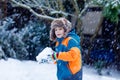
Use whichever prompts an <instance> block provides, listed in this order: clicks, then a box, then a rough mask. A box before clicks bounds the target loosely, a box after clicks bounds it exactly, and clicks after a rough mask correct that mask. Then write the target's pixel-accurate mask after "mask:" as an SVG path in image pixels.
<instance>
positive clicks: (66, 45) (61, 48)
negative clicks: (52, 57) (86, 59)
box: [55, 31, 82, 80]
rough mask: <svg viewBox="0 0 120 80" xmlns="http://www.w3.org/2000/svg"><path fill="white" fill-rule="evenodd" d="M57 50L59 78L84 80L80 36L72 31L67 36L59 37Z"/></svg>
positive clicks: (61, 79) (59, 79)
mask: <svg viewBox="0 0 120 80" xmlns="http://www.w3.org/2000/svg"><path fill="white" fill-rule="evenodd" d="M55 51H56V52H57V53H58V57H57V77H58V80H82V56H81V51H80V37H79V36H78V35H77V34H75V32H74V31H71V32H69V33H68V36H67V37H66V38H57V42H56V47H55Z"/></svg>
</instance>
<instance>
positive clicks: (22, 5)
mask: <svg viewBox="0 0 120 80" xmlns="http://www.w3.org/2000/svg"><path fill="white" fill-rule="evenodd" d="M11 1H12V2H13V3H15V4H17V5H18V6H20V7H23V8H26V9H28V10H29V11H30V12H32V13H33V14H34V15H36V16H37V17H39V18H43V19H49V20H53V19H55V18H53V17H50V16H44V15H41V14H38V13H37V12H35V11H34V10H33V9H32V8H31V7H29V6H27V5H25V4H22V3H18V2H16V1H15V0H11Z"/></svg>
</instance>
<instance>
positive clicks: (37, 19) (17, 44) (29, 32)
mask: <svg viewBox="0 0 120 80" xmlns="http://www.w3.org/2000/svg"><path fill="white" fill-rule="evenodd" d="M59 17H65V18H67V19H68V20H70V21H71V22H72V25H73V27H74V28H75V29H76V33H77V34H78V35H79V36H80V38H81V43H80V45H81V51H82V57H83V65H88V66H92V67H94V68H96V70H97V71H98V74H100V75H101V70H102V69H109V68H113V69H115V70H117V71H120V0H0V59H5V60H7V59H8V58H14V59H19V60H33V61H35V60H36V59H35V57H36V55H38V53H39V52H40V51H42V50H43V49H44V48H45V47H47V46H49V47H52V48H53V49H54V47H53V46H54V45H55V43H54V42H51V41H50V40H49V30H50V23H51V21H52V20H53V19H55V18H59ZM108 74H109V72H108Z"/></svg>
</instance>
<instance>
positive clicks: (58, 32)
mask: <svg viewBox="0 0 120 80" xmlns="http://www.w3.org/2000/svg"><path fill="white" fill-rule="evenodd" d="M55 35H56V37H57V38H62V37H63V36H64V35H65V30H64V28H63V27H56V28H55Z"/></svg>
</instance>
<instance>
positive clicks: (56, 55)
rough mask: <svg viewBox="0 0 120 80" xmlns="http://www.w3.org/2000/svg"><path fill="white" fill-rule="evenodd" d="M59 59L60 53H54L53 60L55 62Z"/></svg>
mask: <svg viewBox="0 0 120 80" xmlns="http://www.w3.org/2000/svg"><path fill="white" fill-rule="evenodd" d="M57 58H58V53H57V52H53V54H52V59H53V60H57Z"/></svg>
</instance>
